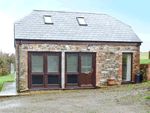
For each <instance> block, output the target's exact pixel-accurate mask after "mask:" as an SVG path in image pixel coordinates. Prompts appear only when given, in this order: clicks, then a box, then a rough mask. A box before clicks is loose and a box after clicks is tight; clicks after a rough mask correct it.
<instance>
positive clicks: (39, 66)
mask: <svg viewBox="0 0 150 113" xmlns="http://www.w3.org/2000/svg"><path fill="white" fill-rule="evenodd" d="M32 72H43V55H32Z"/></svg>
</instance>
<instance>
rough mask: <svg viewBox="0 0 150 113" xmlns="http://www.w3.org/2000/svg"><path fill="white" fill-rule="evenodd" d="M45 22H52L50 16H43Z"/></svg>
mask: <svg viewBox="0 0 150 113" xmlns="http://www.w3.org/2000/svg"><path fill="white" fill-rule="evenodd" d="M44 21H45V24H53V22H52V19H51V16H44Z"/></svg>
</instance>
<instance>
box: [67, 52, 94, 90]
mask: <svg viewBox="0 0 150 113" xmlns="http://www.w3.org/2000/svg"><path fill="white" fill-rule="evenodd" d="M95 56H96V54H95V53H75V52H74V53H66V60H65V61H66V63H65V64H66V65H65V69H66V70H65V72H66V74H65V75H66V76H65V78H66V79H65V81H66V84H65V86H66V87H68V88H69V87H95V82H96V81H95V80H96V76H95V67H96V66H95V65H96V59H95Z"/></svg>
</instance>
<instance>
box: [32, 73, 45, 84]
mask: <svg viewBox="0 0 150 113" xmlns="http://www.w3.org/2000/svg"><path fill="white" fill-rule="evenodd" d="M32 84H34V85H41V84H43V76H37V75H34V76H32Z"/></svg>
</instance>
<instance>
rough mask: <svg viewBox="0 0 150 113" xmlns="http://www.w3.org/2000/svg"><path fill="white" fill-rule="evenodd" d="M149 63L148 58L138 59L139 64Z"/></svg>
mask: <svg viewBox="0 0 150 113" xmlns="http://www.w3.org/2000/svg"><path fill="white" fill-rule="evenodd" d="M148 63H150V60H149V59H140V64H148Z"/></svg>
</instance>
